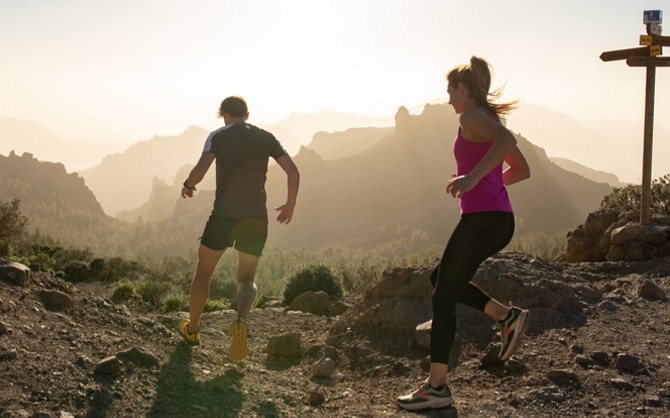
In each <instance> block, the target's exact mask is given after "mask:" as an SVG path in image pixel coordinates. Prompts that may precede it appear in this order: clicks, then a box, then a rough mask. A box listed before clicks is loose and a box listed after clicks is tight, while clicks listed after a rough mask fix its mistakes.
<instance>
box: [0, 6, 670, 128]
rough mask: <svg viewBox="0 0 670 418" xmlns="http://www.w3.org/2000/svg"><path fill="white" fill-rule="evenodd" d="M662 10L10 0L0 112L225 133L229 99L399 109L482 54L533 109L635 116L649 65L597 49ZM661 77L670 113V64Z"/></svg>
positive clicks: (266, 117)
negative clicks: (605, 58)
mask: <svg viewBox="0 0 670 418" xmlns="http://www.w3.org/2000/svg"><path fill="white" fill-rule="evenodd" d="M664 6H665V9H667V10H665V12H666V20H670V7H668V6H670V3H669V2H668V1H667V0H665V1H651V0H650V1H647V0H643V1H638V0H588V1H583V0H543V1H537V0H507V1H501V0H482V1H476V0H473V1H465V0H463V1H460V2H452V1H446V0H337V1H330V0H319V1H316V0H303V1H300V0H281V1H279V0H243V1H240V0H237V1H228V0H196V1H184V0H180V1H176V0H132V1H131V0H115V1H103V0H30V1H22V0H0V51H2V64H0V116H7V117H15V118H20V119H30V120H33V121H35V122H38V123H40V124H43V125H45V126H47V127H48V128H50V129H52V130H54V131H55V132H57V133H58V134H60V135H61V136H63V137H64V138H65V139H75V140H84V139H107V140H109V139H112V140H120V141H138V140H145V139H149V138H150V137H152V136H153V135H155V134H161V135H165V134H170V135H172V134H178V133H180V132H182V131H183V130H184V129H186V127H188V126H189V125H200V126H203V127H205V128H214V127H215V126H217V125H218V124H219V123H220V120H218V119H216V118H215V112H216V109H217V107H218V104H219V103H220V101H221V99H222V98H223V97H225V96H228V95H231V94H239V95H242V96H244V97H245V98H246V99H247V101H248V102H249V105H250V111H251V119H250V120H251V121H252V122H253V123H258V124H272V123H276V122H279V121H280V120H281V119H283V118H285V117H287V116H288V115H289V114H290V113H292V112H309V113H311V112H316V111H319V110H324V109H329V110H338V111H346V112H355V113H360V114H366V115H370V116H389V115H391V116H392V115H393V114H395V112H396V110H397V109H398V107H399V106H407V107H414V106H416V105H421V104H424V103H426V102H430V101H432V100H434V99H436V98H440V97H444V96H445V88H446V86H445V81H444V74H445V72H446V71H447V70H449V68H451V67H452V66H454V65H456V64H460V63H464V62H467V61H468V59H469V57H470V55H472V54H476V55H480V56H483V57H485V58H486V59H488V60H489V61H490V62H491V63H492V64H493V66H494V71H495V77H496V82H497V83H498V84H500V83H503V82H504V83H506V86H507V89H506V91H507V97H509V98H518V99H520V100H521V104H522V105H523V103H533V104H540V105H543V106H545V107H548V108H550V109H553V110H558V111H562V112H566V113H569V114H571V115H573V116H574V117H575V118H577V119H580V120H590V119H603V118H613V119H621V120H630V121H637V120H642V118H643V109H644V85H645V70H644V69H642V68H630V67H628V66H627V65H626V64H625V62H624V61H618V62H608V63H605V62H602V61H601V60H600V59H599V56H600V54H601V53H602V52H603V51H606V50H613V49H623V48H632V47H636V46H638V40H639V35H641V34H643V33H645V27H644V25H643V23H642V13H643V11H644V10H647V9H661V10H663V8H664ZM666 26H667V27H670V21H669V22H667V23H666ZM665 32H666V33H667V32H668V31H667V30H666V31H665ZM664 55H665V56H669V55H670V48H666V52H665V53H664ZM656 77H657V85H656V114H657V115H669V114H670V68H659V69H658V70H657V75H656ZM657 119H659V117H658V116H657Z"/></svg>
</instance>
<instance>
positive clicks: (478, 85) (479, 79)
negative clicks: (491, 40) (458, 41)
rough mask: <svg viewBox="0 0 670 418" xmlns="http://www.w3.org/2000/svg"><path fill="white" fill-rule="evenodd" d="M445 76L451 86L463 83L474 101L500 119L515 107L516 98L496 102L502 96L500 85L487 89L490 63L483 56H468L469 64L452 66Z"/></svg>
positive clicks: (489, 81) (516, 103) (489, 79)
mask: <svg viewBox="0 0 670 418" xmlns="http://www.w3.org/2000/svg"><path fill="white" fill-rule="evenodd" d="M446 78H447V83H448V84H449V86H451V87H452V88H456V87H457V86H458V83H463V85H464V86H465V87H466V88H467V89H468V92H469V93H470V97H472V99H473V100H474V101H475V103H477V104H478V105H479V106H484V107H485V108H487V109H489V110H490V111H491V112H493V113H495V114H496V115H497V116H498V117H499V118H501V119H503V118H504V116H505V115H507V114H509V113H510V112H511V111H513V110H514V109H516V108H517V105H518V101H517V100H514V101H511V102H504V103H497V102H496V100H498V99H499V98H500V97H501V96H502V93H503V89H502V87H500V88H497V89H495V90H493V91H489V90H490V89H491V65H490V64H489V63H488V62H486V60H484V59H483V58H480V57H476V56H474V55H473V56H472V57H470V64H463V65H459V66H456V67H454V68H452V69H451V70H449V72H448V73H447V77H446Z"/></svg>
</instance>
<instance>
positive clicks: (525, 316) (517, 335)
mask: <svg viewBox="0 0 670 418" xmlns="http://www.w3.org/2000/svg"><path fill="white" fill-rule="evenodd" d="M518 321H521V329H519V328H518V327H515V328H514V336H513V337H512V342H510V344H509V348H508V349H507V353H506V354H507V355H506V356H503V357H500V360H501V361H507V360H509V359H510V357H512V356H513V355H514V353H515V352H516V350H517V349H518V348H519V343H520V342H521V339H522V338H523V336H524V335H526V330H527V329H528V325H530V312H528V311H521V313H520V314H519V319H517V323H518Z"/></svg>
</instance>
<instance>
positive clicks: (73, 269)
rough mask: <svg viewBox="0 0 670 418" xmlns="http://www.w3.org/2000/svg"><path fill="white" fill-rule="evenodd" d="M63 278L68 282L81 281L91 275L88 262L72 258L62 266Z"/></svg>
mask: <svg viewBox="0 0 670 418" xmlns="http://www.w3.org/2000/svg"><path fill="white" fill-rule="evenodd" d="M63 273H65V279H66V280H68V281H70V282H82V281H84V280H88V279H89V278H90V277H91V273H90V271H89V269H88V263H87V262H86V261H81V260H72V261H70V262H68V263H67V264H66V265H65V266H64V267H63Z"/></svg>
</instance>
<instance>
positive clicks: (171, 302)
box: [163, 295, 188, 312]
mask: <svg viewBox="0 0 670 418" xmlns="http://www.w3.org/2000/svg"><path fill="white" fill-rule="evenodd" d="M187 303H188V302H187V301H186V297H185V296H184V295H172V296H168V297H166V298H165V300H163V310H164V311H165V312H179V311H181V310H182V308H183V307H184V306H186V305H187Z"/></svg>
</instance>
